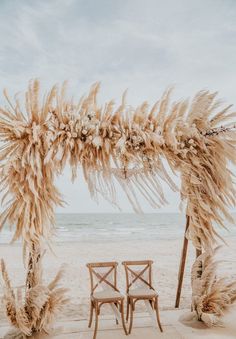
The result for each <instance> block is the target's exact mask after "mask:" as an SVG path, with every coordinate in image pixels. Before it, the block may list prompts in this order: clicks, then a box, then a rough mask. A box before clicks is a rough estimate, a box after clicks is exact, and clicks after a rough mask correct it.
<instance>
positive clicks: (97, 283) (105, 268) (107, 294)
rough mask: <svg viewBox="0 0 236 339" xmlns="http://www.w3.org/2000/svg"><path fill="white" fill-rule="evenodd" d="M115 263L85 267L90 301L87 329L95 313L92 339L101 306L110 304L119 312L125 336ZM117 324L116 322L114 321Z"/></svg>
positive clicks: (94, 264) (92, 264) (90, 264)
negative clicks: (88, 281)
mask: <svg viewBox="0 0 236 339" xmlns="http://www.w3.org/2000/svg"><path fill="white" fill-rule="evenodd" d="M117 265H118V263H117V262H100V263H89V264H87V267H88V269H89V273H90V282H91V299H90V319H89V325H88V326H89V327H91V325H92V321H93V313H94V311H95V328H94V335H93V339H95V338H96V336H97V329H98V316H99V314H100V309H101V306H102V305H103V304H112V305H114V306H115V307H116V309H117V311H119V312H120V315H121V321H122V325H123V328H124V331H125V334H126V335H127V330H126V326H125V320H124V298H125V297H124V296H123V295H122V294H121V293H120V291H119V289H118V288H117ZM116 323H117V324H118V320H117V319H116Z"/></svg>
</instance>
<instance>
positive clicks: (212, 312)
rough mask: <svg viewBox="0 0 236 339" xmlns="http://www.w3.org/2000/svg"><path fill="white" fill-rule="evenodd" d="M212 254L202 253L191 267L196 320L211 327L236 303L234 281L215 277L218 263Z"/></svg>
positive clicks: (235, 284) (235, 282)
mask: <svg viewBox="0 0 236 339" xmlns="http://www.w3.org/2000/svg"><path fill="white" fill-rule="evenodd" d="M218 249H219V247H218V248H216V249H215V250H214V253H213V255H212V253H209V252H204V253H203V254H202V255H200V256H199V257H198V258H197V259H196V261H195V263H194V264H193V267H192V274H191V277H192V306H193V309H194V310H195V311H196V313H197V316H198V319H199V320H202V321H203V322H204V323H206V325H207V326H213V325H216V324H217V323H218V321H219V320H220V317H221V316H223V315H224V314H225V312H226V311H227V310H228V309H229V308H230V307H231V306H232V305H233V304H234V303H235V302H236V281H233V282H229V281H228V279H227V278H224V277H222V278H218V277H217V267H218V265H219V261H215V259H214V255H215V254H216V252H217V250H218Z"/></svg>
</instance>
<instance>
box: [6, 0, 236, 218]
mask: <svg viewBox="0 0 236 339" xmlns="http://www.w3.org/2000/svg"><path fill="white" fill-rule="evenodd" d="M235 17H236V4H235V1H232V0H225V1H220V0H199V1H189V0H179V1H175V0H168V1H161V0H146V1H143V0H119V1H109V0H99V1H96V0H69V1H63V0H50V1H46V0H43V1H32V0H31V1H30V0H28V1H26V0H22V1H16V0H15V1H14V0H13V1H2V2H0V37H1V43H0V62H1V68H0V88H1V89H3V88H4V87H7V88H8V89H9V91H10V92H11V93H12V94H14V93H15V92H18V91H24V89H25V87H26V85H27V82H28V80H29V79H30V78H33V77H39V78H40V79H41V81H42V86H43V88H47V87H49V86H51V85H52V84H54V83H55V82H62V81H63V80H65V79H68V80H69V85H70V91H71V92H73V93H74V94H75V96H76V95H78V97H79V96H80V95H81V94H83V93H84V92H85V91H86V90H87V89H88V88H89V86H90V85H91V84H92V83H93V82H95V81H97V80H100V81H102V90H101V101H104V100H108V99H110V98H111V97H115V99H116V100H119V98H120V96H121V94H122V92H123V90H124V89H126V88H127V87H128V88H129V101H130V103H131V104H138V103H140V101H143V100H145V99H148V100H149V101H150V102H151V103H153V102H154V101H155V100H156V99H157V98H158V97H159V96H160V95H161V93H162V91H163V90H164V89H165V88H166V87H167V86H168V85H170V84H175V85H176V91H175V97H176V98H178V97H189V96H192V95H193V94H194V93H195V92H196V91H198V90H199V89H202V88H209V89H210V90H212V91H216V90H219V92H220V96H221V97H223V98H224V99H225V100H226V101H227V102H230V103H235V88H236V86H235V85H236V74H235V73H236V71H235V70H236V59H235V55H236V44H235V40H236V21H235ZM68 176H69V175H68V171H66V173H65V176H63V178H62V179H60V180H58V185H59V187H60V188H61V189H62V191H63V192H64V193H65V195H66V196H67V200H68V201H69V206H68V207H67V208H66V210H67V211H75V212H76V211H79V212H82V211H86V212H87V211H91V210H92V211H101V210H102V211H103V210H104V211H110V210H111V207H110V206H109V205H108V204H106V203H103V202H102V203H101V204H100V205H99V208H98V207H96V205H94V204H93V202H91V201H90V199H89V196H88V193H87V189H86V187H85V184H84V183H83V182H82V180H81V181H80V183H79V184H77V183H76V184H75V185H74V186H73V187H74V188H73V189H72V186H71V185H70V184H68V180H69V179H68ZM65 183H66V184H65ZM165 190H167V188H165ZM168 196H169V197H170V198H169V199H170V201H171V205H170V207H169V208H167V210H174V209H177V205H178V203H177V201H178V198H177V197H176V195H174V194H171V193H170V192H169V191H168ZM84 197H85V198H84ZM125 208H126V207H125ZM127 209H128V208H127ZM129 210H130V209H129ZM146 210H148V211H150V209H149V208H148V207H146Z"/></svg>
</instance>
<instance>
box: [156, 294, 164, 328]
mask: <svg viewBox="0 0 236 339" xmlns="http://www.w3.org/2000/svg"><path fill="white" fill-rule="evenodd" d="M155 309H156V315H157V323H158V326H159V328H160V331H161V332H163V329H162V326H161V321H160V314H159V306H158V297H156V300H155Z"/></svg>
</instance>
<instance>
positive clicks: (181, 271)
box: [175, 215, 190, 308]
mask: <svg viewBox="0 0 236 339" xmlns="http://www.w3.org/2000/svg"><path fill="white" fill-rule="evenodd" d="M189 222H190V218H189V216H188V215H187V216H186V228H185V233H184V241H183V248H182V254H181V259H180V266H179V274H178V287H177V292H176V299H175V307H176V308H178V307H179V303H180V296H181V290H182V284H183V277H184V270H185V263H186V257H187V251H188V239H187V238H186V232H187V230H188V228H189Z"/></svg>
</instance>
